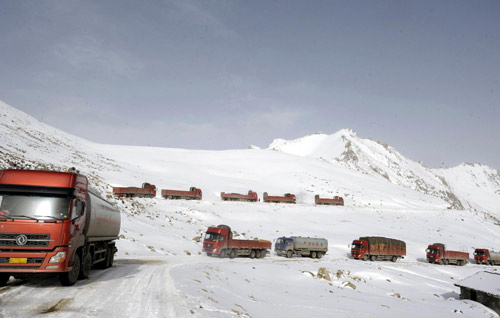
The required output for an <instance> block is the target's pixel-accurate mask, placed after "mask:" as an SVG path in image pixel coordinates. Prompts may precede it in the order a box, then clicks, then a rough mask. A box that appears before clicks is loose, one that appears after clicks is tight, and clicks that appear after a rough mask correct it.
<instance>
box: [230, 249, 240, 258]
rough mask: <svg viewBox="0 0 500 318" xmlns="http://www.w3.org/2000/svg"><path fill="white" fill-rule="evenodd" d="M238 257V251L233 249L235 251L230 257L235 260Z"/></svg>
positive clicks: (232, 251)
mask: <svg viewBox="0 0 500 318" xmlns="http://www.w3.org/2000/svg"><path fill="white" fill-rule="evenodd" d="M237 255H238V252H237V251H236V249H233V250H231V254H229V257H230V258H235V257H236V256H237Z"/></svg>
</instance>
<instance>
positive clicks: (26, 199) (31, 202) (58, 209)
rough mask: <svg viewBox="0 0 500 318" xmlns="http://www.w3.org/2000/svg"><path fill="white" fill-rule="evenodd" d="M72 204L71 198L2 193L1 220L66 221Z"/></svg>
mask: <svg viewBox="0 0 500 318" xmlns="http://www.w3.org/2000/svg"><path fill="white" fill-rule="evenodd" d="M70 202H71V199H70V198H69V197H49V196H35V195H25V194H21V195H18V194H1V193H0V218H13V219H52V220H53V219H57V220H65V219H67V218H68V217H69V206H70Z"/></svg>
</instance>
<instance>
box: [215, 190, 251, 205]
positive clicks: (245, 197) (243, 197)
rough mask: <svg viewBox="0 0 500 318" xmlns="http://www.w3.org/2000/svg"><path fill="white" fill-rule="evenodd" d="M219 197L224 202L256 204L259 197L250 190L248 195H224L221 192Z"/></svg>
mask: <svg viewBox="0 0 500 318" xmlns="http://www.w3.org/2000/svg"><path fill="white" fill-rule="evenodd" d="M220 197H221V199H222V200H224V201H248V202H256V201H257V200H258V199H259V197H258V196H257V193H256V192H253V191H252V190H248V194H239V193H225V192H221V193H220Z"/></svg>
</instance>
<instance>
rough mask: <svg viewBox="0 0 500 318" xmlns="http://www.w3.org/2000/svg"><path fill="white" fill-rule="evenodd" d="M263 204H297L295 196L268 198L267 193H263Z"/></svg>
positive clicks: (285, 195) (287, 194) (289, 194)
mask: <svg viewBox="0 0 500 318" xmlns="http://www.w3.org/2000/svg"><path fill="white" fill-rule="evenodd" d="M263 198H264V202H272V203H293V204H295V203H297V200H296V198H295V194H292V193H285V194H284V195H283V196H282V197H280V196H270V195H267V192H264V195H263Z"/></svg>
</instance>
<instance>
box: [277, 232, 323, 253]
mask: <svg viewBox="0 0 500 318" xmlns="http://www.w3.org/2000/svg"><path fill="white" fill-rule="evenodd" d="M274 251H275V252H276V254H278V255H279V256H281V255H284V256H286V257H288V258H290V257H292V256H293V255H300V256H309V257H311V258H321V257H323V255H324V254H325V253H326V252H327V251H328V241H327V240H326V239H324V238H312V237H303V236H292V237H284V236H283V237H280V238H278V239H277V240H276V243H275V244H274Z"/></svg>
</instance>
